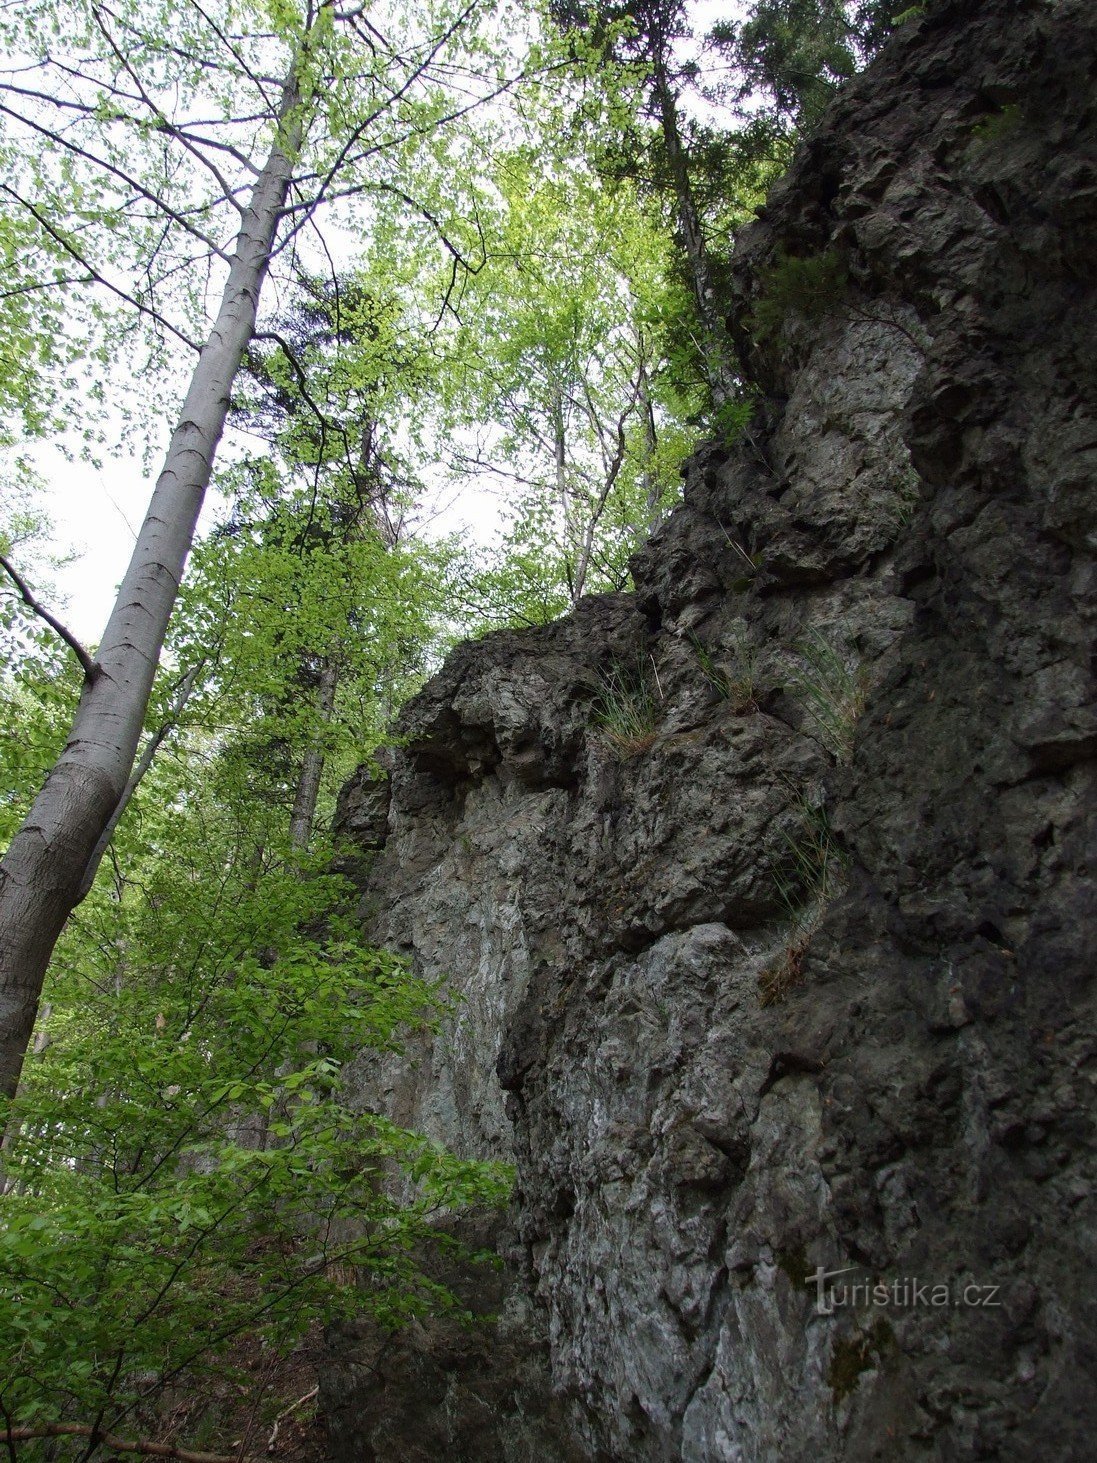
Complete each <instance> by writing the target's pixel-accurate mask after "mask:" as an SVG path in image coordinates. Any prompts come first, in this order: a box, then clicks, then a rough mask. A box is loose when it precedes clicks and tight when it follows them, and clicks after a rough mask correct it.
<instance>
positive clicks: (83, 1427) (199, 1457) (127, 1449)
mask: <svg viewBox="0 0 1097 1463" xmlns="http://www.w3.org/2000/svg"><path fill="white" fill-rule="evenodd" d="M32 1438H91V1439H93V1441H94V1443H95V1445H96V1446H97V1447H98V1446H101V1447H104V1448H112V1449H113V1450H114V1451H115V1452H116V1453H144V1454H146V1455H147V1456H149V1457H153V1458H178V1459H179V1460H180V1463H238V1459H237V1458H236V1457H235V1456H234V1455H233V1456H229V1455H226V1454H224V1453H192V1452H191V1451H190V1450H189V1449H187V1448H177V1447H175V1445H174V1444H172V1443H154V1442H151V1441H150V1440H149V1439H147V1438H116V1437H114V1436H113V1434H111V1433H103V1432H96V1431H95V1429H94V1428H92V1427H89V1426H88V1424H87V1423H83V1422H40V1423H37V1424H36V1425H35V1426H33V1427H9V1428H6V1429H5V1430H4V1431H3V1432H2V1433H0V1441H2V1442H5V1443H7V1445H8V1446H9V1448H10V1447H11V1445H12V1444H13V1443H24V1442H28V1441H29V1440H30V1439H32Z"/></svg>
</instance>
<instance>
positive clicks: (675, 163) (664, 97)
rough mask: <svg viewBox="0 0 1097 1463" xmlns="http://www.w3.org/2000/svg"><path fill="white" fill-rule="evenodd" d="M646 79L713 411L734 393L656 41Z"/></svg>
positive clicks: (663, 58) (667, 81)
mask: <svg viewBox="0 0 1097 1463" xmlns="http://www.w3.org/2000/svg"><path fill="white" fill-rule="evenodd" d="M651 68H652V83H653V85H654V88H655V97H656V100H657V102H658V105H659V118H660V122H661V124H662V132H663V145H664V147H665V148H666V153H667V165H668V166H669V168H670V176H671V180H672V182H673V184H674V198H675V203H676V205H677V210H678V225H679V227H680V228H681V230H682V242H683V245H684V247H685V251H686V263H687V265H688V267H689V278H690V284H691V286H692V288H693V298H694V300H695V301H696V302H697V314H698V316H699V317H700V322H701V335H702V340H701V353H702V356H703V358H704V365H705V375H706V377H707V379H708V384H709V390H710V392H711V393H712V401H713V405H714V406H715V407H716V409H717V411H719V410H720V408H721V407H723V406H725V405H726V404H727V403H728V402H729V401H731V400H732V399H733V397H734V393H735V383H734V379H733V374H732V370H731V364H730V361H729V359H728V348H727V331H726V329H725V328H724V322H723V321H722V320H721V319H720V314H719V311H718V310H717V308H716V290H715V288H714V286H713V282H712V270H711V267H710V265H709V261H708V251H707V250H706V248H705V239H704V235H703V234H702V232H701V218H700V215H699V213H698V211H697V203H696V200H695V199H694V196H693V184H692V183H691V182H690V176H689V166H688V163H687V160H686V152H685V148H684V147H683V146H682V134H681V132H680V131H679V128H678V106H677V102H676V101H675V97H674V92H673V90H672V89H671V85H670V78H669V77H668V75H667V62H666V56H665V54H664V51H663V45H662V42H661V41H657V42H656V44H655V45H654V46H653V48H652V53H651Z"/></svg>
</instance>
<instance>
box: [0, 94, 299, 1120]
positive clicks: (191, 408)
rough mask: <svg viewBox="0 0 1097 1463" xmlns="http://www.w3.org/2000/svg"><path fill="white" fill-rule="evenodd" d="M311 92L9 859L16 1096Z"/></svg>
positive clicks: (288, 132)
mask: <svg viewBox="0 0 1097 1463" xmlns="http://www.w3.org/2000/svg"><path fill="white" fill-rule="evenodd" d="M298 109H299V99H298V95H297V90H296V82H295V80H294V79H291V80H290V81H289V82H287V83H286V86H285V88H284V90H283V96H282V105H281V107H280V115H279V127H278V132H277V134H276V138H275V142H274V144H273V146H272V148H271V151H270V154H269V156H268V158H267V160H266V163H265V165H264V167H263V169H262V171H261V172H260V173H259V175H258V176H257V178H256V181H255V186H254V188H253V189H252V193H251V197H250V199H249V202H248V205H247V207H246V209H245V210H244V213H243V218H242V221H241V225H240V231H239V233H238V235H237V239H236V250H235V254H234V256H233V259H232V262H231V265H230V267H229V275H228V280H227V282H226V285H225V290H224V294H223V296H222V299H221V304H220V308H219V310H218V313H217V318H216V320H215V322H214V325H213V328H212V330H211V332H210V335H209V338H208V339H207V341H206V343H205V346H204V347H203V349H202V352H201V355H200V356H199V359H198V364H197V366H196V368H195V371H194V375H193V376H192V378H191V382H190V388H189V390H188V391H187V395H186V399H185V401H184V403H183V408H182V411H181V412H180V415H179V420H178V423H177V425H176V428H175V431H174V433H173V434H172V438H171V443H170V446H169V447H168V452H167V456H166V458H165V461H164V466H163V469H162V471H161V473H160V476H159V478H158V479H157V482H156V487H155V489H154V491H153V495H152V501H151V502H150V504H149V509H148V513H147V515H146V517H145V521H144V523H143V525H142V527H141V532H140V534H139V536H138V539H137V545H136V547H135V549H134V552H133V558H132V559H131V561H130V565H129V569H128V570H127V572H126V576H125V579H124V580H123V582H122V587H121V590H120V591H119V595H118V598H117V600H116V601H115V605H114V610H113V612H112V613H111V616H110V620H109V621H108V624H107V628H106V630H105V632H104V634H103V639H102V643H101V644H100V646H99V651H98V654H97V656H96V660H95V665H94V667H93V668H92V669H91V671H90V673H89V674H88V676H87V678H86V681H85V685H84V691H83V695H82V697H81V700H80V705H79V708H78V710H77V713H76V718H75V720H74V722H73V726H72V731H71V734H70V736H69V739H68V742H67V743H66V745H65V748H64V751H63V752H62V753H61V755H60V757H59V758H58V760H57V762H56V763H55V764H54V767H53V769H52V770H51V772H50V774H49V776H48V778H47V779H46V782H45V785H44V786H43V788H42V791H41V792H40V793H39V795H38V797H37V799H36V800H35V802H34V805H33V807H32V808H31V810H30V812H29V813H28V815H27V817H26V819H25V821H24V822H23V824H22V826H21V828H20V829H19V831H18V832H17V833H16V835H15V837H14V838H13V840H12V843H11V846H10V848H9V849H8V851H7V853H6V854H5V855H4V858H3V861H2V862H0V1093H4V1094H6V1095H8V1096H13V1095H14V1093H15V1088H16V1085H17V1083H18V1080H19V1073H20V1070H21V1068H22V1064H23V1056H24V1053H25V1052H26V1048H27V1043H28V1041H29V1040H30V1035H31V1031H32V1029H33V1025H34V1019H35V1014H36V1011H37V1008H38V999H39V995H40V993H41V989H42V981H43V977H44V975H45V972H46V967H47V966H48V964H49V960H50V956H51V955H52V953H53V947H54V945H55V944H56V942H57V939H58V936H59V935H60V933H61V931H62V929H63V928H64V925H65V922H66V920H67V919H68V917H69V915H70V913H71V912H72V910H73V908H74V907H75V906H76V904H77V903H78V902H79V900H80V898H81V885H82V881H83V877H84V871H85V869H86V868H87V866H88V863H89V860H90V859H91V858H92V856H93V853H94V851H95V848H96V845H97V843H98V841H99V839H100V837H101V835H102V833H103V830H104V829H105V828H106V826H107V824H108V823H109V821H110V819H111V816H112V814H113V812H114V810H115V808H116V807H117V805H118V803H119V801H120V800H121V798H122V797H123V795H124V793H125V789H126V783H127V780H128V778H129V774H130V769H131V767H132V766H133V760H134V757H135V755H136V752H137V746H138V741H139V739H140V736H141V729H142V725H143V722H144V717H145V712H146V709H147V706H148V701H149V695H150V692H151V690H152V683H153V677H154V676H155V673H156V667H157V663H158V660H159V657H160V652H161V650H162V648H163V644H164V636H165V632H166V630H167V625H168V619H169V617H170V615H171V611H172V607H173V605H174V603H175V597H176V594H177V592H178V588H179V581H180V579H181V577H182V574H183V569H184V566H185V564H186V560H187V555H188V553H189V551H190V547H191V543H192V541H193V538H194V531H195V526H196V524H197V521H198V514H199V512H200V510H201V507H202V500H203V497H204V495H205V491H206V487H207V485H208V483H209V479H210V473H211V470H212V467H213V459H214V454H215V452H216V450H217V445H218V442H219V441H220V438H221V434H222V432H223V430H224V426H225V420H226V417H227V414H228V408H229V398H230V393H231V390H232V384H233V380H234V378H235V376H236V374H237V371H238V370H239V367H240V362H241V359H242V357H243V353H244V350H245V349H246V347H247V344H248V342H249V340H250V339H251V336H252V334H253V332H254V329H255V317H256V310H257V308H258V304H259V295H260V291H261V289H262V286H263V282H264V280H265V278H266V274H267V269H268V266H269V263H270V257H271V252H272V249H273V246H274V241H275V237H276V235H277V231H278V225H279V223H280V221H281V218H282V216H283V210H284V208H285V204H286V195H287V192H288V188H289V183H290V177H291V172H292V168H293V161H294V158H295V156H296V153H297V151H298V149H299V147H300V142H301V135H302V133H301V126H300V121H299V119H298V118H297V116H296V113H297V112H298Z"/></svg>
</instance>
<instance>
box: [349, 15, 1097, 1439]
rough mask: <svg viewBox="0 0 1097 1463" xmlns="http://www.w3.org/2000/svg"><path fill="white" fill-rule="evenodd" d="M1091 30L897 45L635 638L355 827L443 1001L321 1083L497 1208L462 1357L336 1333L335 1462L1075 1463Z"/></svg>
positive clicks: (473, 672)
mask: <svg viewBox="0 0 1097 1463" xmlns="http://www.w3.org/2000/svg"><path fill="white" fill-rule="evenodd" d="M1095 29H1097V16H1095V15H1094V13H1093V7H1092V6H1091V5H1090V4H1089V3H1085V0H1061V3H1058V4H1046V3H1041V0H1020V3H1007V0H987V3H983V4H978V5H976V4H971V3H964V4H960V3H952V4H942V5H938V6H936V7H930V13H929V15H928V16H927V18H925V19H924V20H922V21H920V22H918V23H916V24H914V25H912V26H909V27H907V28H905V30H904V31H903V32H902V33H900V34H899V35H898V36H897V37H896V38H895V39H894V40H893V42H892V43H891V44H890V45H889V47H888V48H887V50H886V51H885V53H884V54H883V55H882V56H881V57H880V58H879V59H878V61H877V62H876V63H875V64H874V65H873V67H871V68H870V69H869V71H867V72H866V73H865V74H864V75H863V76H862V77H860V78H858V79H857V80H856V81H854V82H853V83H851V84H850V86H849V87H848V88H847V89H846V91H845V92H844V93H843V95H842V98H841V99H840V100H839V102H838V103H837V105H836V106H835V107H834V108H833V109H832V111H831V112H830V114H829V115H828V117H827V118H826V119H825V121H824V122H823V124H822V125H821V126H820V127H819V129H818V130H817V132H816V133H815V134H814V135H813V136H812V137H811V139H810V140H809V142H808V143H807V144H806V145H805V147H804V148H803V150H802V151H801V153H800V155H799V157H798V159H797V160H796V162H795V164H794V166H793V168H792V169H791V171H790V173H789V175H788V176H787V178H786V179H785V180H784V181H783V183H782V184H781V185H780V186H779V188H778V189H777V190H776V191H775V193H774V194H773V195H772V196H771V198H770V200H769V202H768V203H767V206H766V208H765V210H764V213H763V216H762V217H761V218H760V219H759V221H758V222H757V223H756V224H754V225H753V226H752V227H750V228H749V229H747V230H746V231H745V232H744V234H743V235H742V236H741V238H740V240H739V242H738V244H737V248H736V255H735V264H734V277H735V289H736V295H737V299H736V301H735V302H734V303H735V309H734V312H733V315H732V319H731V328H732V332H733V337H734V339H735V341H736V344H737V347H738V349H739V352H740V356H741V359H742V362H743V368H744V372H745V374H746V375H747V376H748V378H749V379H751V380H753V381H754V382H756V383H757V385H758V389H759V393H760V399H759V407H758V411H757V413H756V416H755V419H754V421H753V423H752V425H751V427H750V429H749V431H748V432H747V433H746V434H745V436H744V437H743V439H742V440H741V441H740V442H739V443H737V444H736V445H735V446H734V447H732V448H728V449H724V448H716V447H710V448H709V449H707V450H706V451H704V452H702V453H700V454H699V455H698V456H697V457H696V458H695V459H694V460H693V461H692V462H691V463H690V465H689V468H688V472H687V477H686V485H685V502H684V505H683V506H682V507H681V508H680V509H679V510H677V511H676V512H675V513H674V514H673V515H672V517H671V518H670V519H669V520H668V522H667V523H666V524H665V525H664V527H663V528H662V530H661V531H660V532H659V533H658V534H657V535H656V537H655V538H653V540H652V541H651V542H650V543H649V544H648V545H647V546H646V547H645V549H644V550H643V551H642V553H641V554H640V555H639V556H638V559H637V561H636V565H635V581H636V586H637V588H636V593H635V594H633V595H618V596H607V597H602V598H594V599H590V600H587V601H584V602H582V603H581V604H580V606H579V607H578V609H577V610H576V612H575V613H574V615H572V616H570V617H569V618H568V619H566V620H564V621H561V622H559V623H558V624H555V625H552V626H549V627H546V628H544V629H539V630H534V631H530V632H522V633H503V634H499V635H493V636H490V637H488V638H487V639H485V640H482V641H480V642H477V643H475V644H471V645H466V646H464V647H462V648H461V649H459V650H458V651H457V652H456V653H455V654H454V655H453V656H452V657H451V659H450V660H449V662H448V663H447V665H446V667H445V668H444V670H443V671H442V672H441V674H440V675H439V676H437V677H436V678H435V679H434V680H433V681H432V682H431V683H430V684H429V685H428V686H427V688H426V690H425V691H424V692H423V693H422V695H421V696H420V697H418V698H417V700H416V701H415V702H414V703H413V704H412V705H411V707H410V708H409V710H408V712H407V715H406V718H405V722H404V726H403V732H404V744H403V746H402V748H401V750H400V751H399V753H397V754H396V755H395V758H394V765H393V769H392V775H391V783H390V784H388V783H386V784H385V785H383V786H382V785H380V784H377V783H375V782H371V781H370V779H369V777H368V775H367V774H365V773H362V774H360V776H359V777H358V778H357V779H356V780H355V781H354V782H352V783H351V784H350V786H349V787H348V788H347V789H346V791H345V793H344V798H343V826H344V831H345V832H346V833H347V834H348V835H351V836H353V835H355V833H356V832H357V836H358V839H359V842H360V843H361V845H362V846H363V847H366V848H368V849H371V850H374V849H376V850H378V851H377V852H376V853H375V854H373V855H372V862H371V863H370V867H369V871H368V875H363V878H364V880H365V885H364V908H365V910H366V913H367V915H368V918H369V921H370V926H371V928H372V930H373V932H374V934H375V936H376V937H377V938H378V939H380V940H383V941H384V942H386V943H388V944H390V945H391V946H393V947H394V948H396V949H399V950H402V951H404V952H406V953H407V954H408V955H409V956H410V957H411V959H412V960H413V961H414V963H415V964H416V966H417V967H418V968H419V969H421V970H423V971H424V972H426V973H428V974H429V975H431V976H432V977H437V976H442V975H444V976H445V977H447V979H448V981H449V983H450V986H451V988H452V989H453V990H454V991H455V992H456V993H458V994H459V996H460V1001H459V1003H458V1004H457V1006H456V1007H455V1009H454V1011H453V1012H452V1014H451V1015H450V1016H449V1017H448V1018H447V1020H446V1022H445V1023H444V1025H443V1029H442V1030H441V1032H440V1033H439V1035H438V1036H437V1037H436V1038H434V1039H431V1040H424V1041H422V1042H421V1043H420V1044H419V1045H418V1046H416V1045H414V1044H413V1045H412V1046H411V1047H410V1048H409V1050H408V1051H407V1052H405V1053H404V1055H403V1056H401V1057H399V1058H396V1057H389V1058H385V1059H384V1060H383V1061H381V1062H377V1061H372V1062H369V1063H367V1062H365V1061H363V1063H362V1066H361V1070H360V1071H359V1072H357V1073H356V1074H355V1080H356V1081H357V1082H358V1084H359V1086H360V1088H361V1091H362V1093H363V1095H364V1099H365V1100H369V1101H372V1102H381V1103H383V1104H384V1106H385V1108H386V1110H387V1111H388V1112H389V1113H390V1114H391V1115H392V1116H394V1117H395V1118H396V1119H397V1120H398V1121H401V1122H403V1123H406V1124H407V1125H408V1126H411V1127H416V1128H419V1129H422V1130H424V1131H426V1132H428V1133H430V1134H431V1135H433V1136H435V1137H437V1138H439V1139H441V1140H443V1141H444V1142H446V1143H447V1144H448V1145H450V1146H451V1147H452V1148H453V1149H454V1150H455V1151H456V1152H458V1153H459V1154H461V1155H462V1156H468V1157H473V1156H481V1157H492V1158H502V1159H505V1160H507V1161H508V1162H512V1163H513V1164H514V1165H515V1167H516V1188H515V1197H514V1202H513V1205H512V1208H511V1211H510V1212H509V1214H508V1215H506V1216H504V1217H503V1218H502V1219H501V1220H499V1221H497V1222H495V1223H494V1224H492V1222H491V1221H490V1220H487V1219H485V1220H483V1221H478V1223H482V1224H483V1225H488V1226H489V1228H490V1239H491V1242H492V1243H493V1244H494V1245H495V1246H496V1248H497V1249H498V1251H499V1253H500V1255H501V1256H502V1258H503V1260H504V1262H505V1266H504V1269H503V1271H502V1272H501V1273H500V1274H498V1275H492V1276H491V1277H490V1278H487V1279H485V1278H483V1277H478V1276H477V1274H475V1273H472V1272H470V1273H469V1274H467V1275H464V1276H458V1277H457V1278H456V1281H455V1283H456V1284H457V1286H458V1288H459V1289H461V1288H462V1287H463V1293H464V1294H466V1295H468V1296H469V1297H470V1299H471V1300H472V1301H473V1303H474V1304H476V1305H478V1307H479V1309H481V1310H482V1311H484V1312H485V1313H486V1312H490V1313H491V1314H492V1315H494V1317H495V1319H494V1321H492V1322H490V1323H488V1322H485V1323H484V1325H483V1326H481V1327H479V1328H474V1329H472V1330H471V1331H469V1330H461V1329H460V1328H457V1327H455V1326H452V1325H449V1324H448V1323H446V1324H443V1323H438V1324H437V1325H431V1324H428V1323H424V1324H423V1325H422V1326H421V1327H419V1328H418V1329H417V1330H415V1331H414V1332H409V1333H408V1334H405V1335H401V1336H398V1337H395V1338H381V1337H378V1336H377V1335H374V1334H372V1333H371V1332H370V1331H369V1329H368V1328H367V1327H362V1328H359V1329H357V1330H355V1328H348V1329H345V1330H344V1331H342V1332H340V1333H338V1334H337V1335H333V1337H332V1352H331V1359H330V1364H329V1366H328V1368H327V1370H326V1372H325V1374H324V1376H323V1377H322V1396H323V1400H324V1405H325V1410H326V1414H327V1418H328V1424H329V1429H330V1434H331V1437H332V1444H333V1450H334V1454H335V1456H336V1457H337V1458H339V1459H345V1460H347V1463H349V1460H352V1459H354V1460H358V1459H370V1458H377V1459H382V1460H388V1459H393V1460H395V1459H407V1460H413V1459H447V1460H448V1459H455V1460H456V1459H469V1460H472V1459H476V1460H478V1463H480V1460H495V1459H499V1460H519V1459H530V1460H533V1459H536V1460H556V1459H559V1460H563V1459H568V1460H570V1459H605V1460H608V1459H622V1460H642V1459H653V1460H654V1459H677V1458H681V1459H688V1460H693V1463H701V1460H706V1463H709V1460H732V1459H742V1460H778V1459H780V1460H799V1459H803V1460H807V1459H811V1460H814V1463H821V1460H827V1459H870V1458H880V1459H885V1458H886V1459H892V1458H906V1457H918V1458H936V1459H953V1458H957V1459H958V1458H1008V1459H1026V1460H1027V1459H1031V1458H1033V1457H1039V1456H1041V1455H1046V1456H1048V1457H1056V1458H1081V1457H1084V1456H1089V1455H1090V1450H1091V1447H1092V1444H1091V1441H1090V1439H1091V1435H1092V1432H1093V1429H1094V1427H1095V1425H1097V1385H1095V1381H1094V1378H1095V1375H1097V1303H1095V1300H1094V1294H1095V1287H1094V1283H1093V1276H1094V1274H1095V1273H1097V1265H1095V1262H1097V1254H1095V1248H1097V1245H1095V1240H1097V1224H1095V1214H1094V1177H1095V1175H1094V1168H1095V1157H1094V1144H1093V1127H1094V1124H1093V1117H1094V1098H1093V1088H1094V1082H1095V1080H1097V1029H1095V1019H1094V1006H1093V990H1094V961H1093V949H1094V944H1095V940H1094V933H1093V931H1094V924H1095V921H1094V913H1095V910H1094V903H1095V901H1094V893H1093V884H1092V882H1091V871H1090V860H1091V858H1092V845H1093V819H1092V812H1093V809H1094V804H1095V799H1094V780H1095V779H1094V753H1095V751H1097V704H1095V698H1094V686H1093V677H1092V664H1091V654H1092V646H1093V640H1094V633H1093V631H1094V627H1093V617H1094V615H1093V609H1094V568H1093V561H1092V550H1093V548H1094V540H1095V536H1097V504H1095V494H1094V486H1093V485H1094V476H1095V466H1097V420H1095V416H1094V403H1095V400H1097V392H1095V391H1094V384H1095V375H1097V369H1095V361H1097V341H1095V339H1094V334H1095V332H1094V326H1093V322H1094V319H1095V312H1094V306H1095V304H1097V298H1095V296H1097V287H1095V276H1097V161H1095V160H1097V96H1095V91H1094V87H1093V76H1094V67H1095V46H1094V40H1095ZM607 679H608V680H609V681H611V682H612V683H613V684H614V686H615V687H616V689H615V691H614V692H613V693H612V695H611V698H610V699H613V697H614V696H615V697H617V699H618V700H622V699H623V700H624V701H626V702H627V701H629V699H630V698H632V700H633V704H634V708H639V710H640V711H641V712H642V713H643V714H644V715H650V720H651V725H650V727H649V728H647V727H644V728H641V730H640V731H639V732H638V733H637V734H635V735H634V736H633V738H632V740H631V742H627V741H626V744H624V745H622V744H621V742H620V740H618V741H617V742H616V743H615V742H614V739H613V737H612V735H611V729H610V728H608V727H607V725H606V724H605V723H606V721H607V720H608V719H610V718H609V717H607V708H606V705H605V702H606V696H607V693H606V689H605V688H606V685H607ZM484 1233H488V1231H487V1230H485V1231H484ZM818 1269H824V1270H826V1271H827V1272H839V1271H841V1272H844V1273H842V1274H841V1275H838V1276H835V1277H834V1278H833V1280H832V1281H829V1282H827V1284H826V1285H825V1286H824V1287H823V1295H824V1303H823V1304H822V1305H820V1304H819V1292H818V1287H817V1285H816V1284H815V1283H814V1282H812V1281H810V1280H809V1279H808V1277H810V1276H812V1275H814V1274H815V1273H816V1271H817V1270H818ZM870 1281H872V1282H874V1283H876V1284H877V1285H879V1286H882V1287H886V1291H885V1290H877V1291H871V1290H870V1289H869V1282H870ZM854 1285H856V1286H857V1287H858V1289H857V1290H853V1289H852V1287H853V1286H854ZM915 1285H917V1286H919V1287H922V1288H921V1289H915V1288H914V1286H915ZM933 1287H945V1289H943V1290H935V1289H933ZM965 1287H975V1288H974V1289H966V1290H965ZM942 1300H947V1303H941V1302H942Z"/></svg>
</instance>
